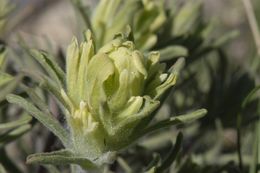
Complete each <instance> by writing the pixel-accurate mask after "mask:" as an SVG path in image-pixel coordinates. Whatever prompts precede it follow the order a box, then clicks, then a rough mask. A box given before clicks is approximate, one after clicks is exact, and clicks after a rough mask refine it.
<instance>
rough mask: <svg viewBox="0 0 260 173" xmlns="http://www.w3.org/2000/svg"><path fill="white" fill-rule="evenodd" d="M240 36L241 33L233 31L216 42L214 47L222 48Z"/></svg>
mask: <svg viewBox="0 0 260 173" xmlns="http://www.w3.org/2000/svg"><path fill="white" fill-rule="evenodd" d="M238 35H239V31H237V30H235V31H231V32H229V33H227V34H225V35H223V36H221V37H220V38H218V39H217V40H216V41H214V43H213V45H214V46H215V47H220V46H222V45H224V44H225V43H227V42H228V41H229V40H232V39H234V38H236V37H237V36H238Z"/></svg>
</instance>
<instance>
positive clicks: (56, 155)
mask: <svg viewBox="0 0 260 173" xmlns="http://www.w3.org/2000/svg"><path fill="white" fill-rule="evenodd" d="M26 162H27V163H28V164H53V165H65V164H78V165H80V166H82V167H83V168H91V167H94V165H93V164H92V162H91V161H90V160H88V159H86V158H83V157H77V156H76V155H74V154H73V153H72V152H71V151H70V150H59V151H54V152H50V153H37V154H32V155H29V156H28V157H27V160H26Z"/></svg>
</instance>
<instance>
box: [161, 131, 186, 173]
mask: <svg viewBox="0 0 260 173" xmlns="http://www.w3.org/2000/svg"><path fill="white" fill-rule="evenodd" d="M182 141H183V135H182V133H181V132H180V133H179V134H178V136H177V139H176V142H175V146H174V147H173V148H172V150H171V151H170V153H169V155H168V157H167V158H166V159H165V160H164V161H163V163H162V165H161V166H160V167H158V168H157V169H156V172H158V173H160V172H163V171H166V170H167V169H169V167H170V166H171V164H172V163H173V162H174V160H175V159H176V157H177V155H178V153H179V152H180V150H181V144H182Z"/></svg>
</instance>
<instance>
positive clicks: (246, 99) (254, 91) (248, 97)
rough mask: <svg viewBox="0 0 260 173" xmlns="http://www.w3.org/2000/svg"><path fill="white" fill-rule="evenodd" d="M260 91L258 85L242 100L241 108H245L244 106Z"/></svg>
mask: <svg viewBox="0 0 260 173" xmlns="http://www.w3.org/2000/svg"><path fill="white" fill-rule="evenodd" d="M258 90H260V85H259V86H256V87H255V88H254V89H253V90H252V91H251V92H250V93H249V94H248V95H247V96H246V98H245V99H244V101H243V103H242V108H245V107H246V105H247V104H248V103H249V102H250V100H251V99H252V97H253V96H254V95H255V93H256V92H257V91H258Z"/></svg>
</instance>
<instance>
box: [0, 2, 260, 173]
mask: <svg viewBox="0 0 260 173" xmlns="http://www.w3.org/2000/svg"><path fill="white" fill-rule="evenodd" d="M10 1H11V2H12V3H13V4H14V6H15V7H14V11H13V13H12V14H11V15H10V22H9V25H8V27H7V29H6V32H5V33H4V35H3V36H2V38H3V39H4V40H5V41H6V42H7V44H8V45H9V46H10V47H11V49H13V50H14V51H13V52H12V55H13V56H14V57H15V58H16V59H20V61H23V59H22V58H23V57H24V54H20V53H19V52H21V50H19V44H18V42H19V39H20V38H22V40H23V41H25V42H26V44H27V45H28V46H30V47H34V48H38V49H42V50H48V51H49V52H52V53H53V54H54V55H55V56H56V57H61V59H62V58H64V52H65V51H66V47H67V45H68V44H69V43H70V41H71V39H72V36H74V35H75V36H77V37H79V38H80V37H81V36H82V32H83V31H84V29H85V27H84V26H83V25H84V24H83V23H84V22H83V20H82V18H81V16H80V14H79V12H78V11H77V10H76V7H75V6H73V5H72V4H71V2H69V1H66V0H10ZM171 1H174V3H176V4H178V7H181V6H182V5H183V4H185V3H186V2H189V1H192V0H169V2H168V3H172V2H171ZM83 2H84V5H85V6H89V9H90V11H93V9H94V8H95V6H96V4H97V3H98V1H97V0H92V1H91V0H85V1H83ZM194 2H195V1H194ZM252 3H253V7H254V8H255V9H254V12H255V14H256V18H257V22H258V24H260V1H259V0H254V1H252ZM200 12H201V13H200V19H199V20H200V22H201V21H203V22H202V23H203V24H204V25H206V24H207V25H208V24H209V23H213V24H212V32H211V34H210V36H208V37H207V39H205V40H206V41H205V43H204V44H206V46H205V47H206V48H209V47H211V46H210V44H211V43H213V42H214V40H218V39H219V38H221V39H220V40H218V41H219V42H221V46H219V47H218V48H216V49H215V48H214V50H211V49H210V51H208V49H205V50H204V51H202V52H206V53H201V52H200V54H198V53H197V54H196V53H195V54H190V55H189V56H188V57H187V58H190V59H189V60H188V63H187V64H186V67H185V68H184V69H183V72H182V73H181V74H180V80H179V81H178V83H177V86H176V87H175V89H174V91H173V92H171V95H170V96H169V97H168V99H167V102H166V104H165V105H164V106H163V107H162V109H161V110H160V112H159V113H158V114H160V116H159V117H158V119H164V118H166V117H169V116H172V115H179V114H182V113H185V112H186V111H188V110H194V109H196V108H202V107H203V108H206V109H207V110H208V115H207V116H206V117H205V118H203V119H202V120H200V121H198V122H196V123H192V124H190V125H187V126H181V127H177V128H171V129H167V130H165V131H161V132H160V133H159V134H152V135H151V136H149V137H147V138H145V139H143V140H142V141H141V142H140V143H139V144H138V145H135V146H133V147H132V148H131V149H129V150H127V151H125V152H122V153H121V157H122V158H124V160H119V161H118V162H116V163H115V164H113V165H112V166H111V167H110V169H111V171H114V172H127V171H124V170H126V169H127V168H125V167H124V166H125V164H127V165H128V166H129V167H131V169H132V171H133V172H136V173H138V172H140V170H142V169H143V165H146V166H147V165H148V164H149V162H150V160H152V158H154V155H156V154H158V153H159V154H160V155H165V154H167V152H168V151H169V150H170V148H171V141H175V138H176V134H177V132H178V131H179V130H180V129H182V131H183V133H184V143H183V151H182V154H181V156H179V158H178V159H179V160H178V161H177V163H175V164H176V165H177V166H172V169H171V170H170V171H169V172H171V173H174V172H176V173H177V172H178V173H188V172H193V173H204V172H205V173H218V172H230V173H236V172H238V173H242V172H250V173H255V172H254V171H256V170H255V169H254V168H255V166H254V163H255V162H257V163H259V162H258V160H257V159H254V158H255V156H254V153H257V152H259V151H258V147H256V145H257V144H258V143H259V142H255V139H256V136H257V135H258V130H257V127H258V126H257V124H258V119H259V93H258V95H256V96H255V97H254V98H253V99H251V100H252V101H251V102H250V104H248V106H247V107H246V108H243V109H242V108H241V105H242V103H243V102H244V100H245V98H246V97H247V95H248V94H249V93H250V91H252V90H253V89H254V88H255V87H256V86H259V81H260V57H259V55H257V50H256V46H255V43H254V38H253V35H252V32H251V29H250V26H249V23H248V19H247V16H246V13H245V8H244V6H243V3H242V0H229V1H227V0H204V1H202V9H201V11H200ZM194 28H195V25H194ZM191 30H193V28H192V27H191ZM194 30H196V29H194ZM227 33H233V34H231V36H228V39H227V38H225V37H223V36H225V35H226V34H227ZM194 35H195V34H194ZM195 40H196V39H195ZM177 42H178V40H177ZM190 42H192V43H190ZM190 42H189V41H187V40H186V41H183V42H182V41H179V42H178V44H180V45H182V46H186V47H187V49H189V51H190V52H193V49H197V48H196V44H197V42H195V41H193V40H191V41H190ZM193 44H195V46H194V45H193ZM190 45H193V47H192V46H190ZM208 45H209V46H208ZM194 47H195V48H194ZM194 52H195V51H194ZM11 59H12V58H11ZM175 60H176V59H174V60H173V61H166V63H167V65H172V64H173V62H175ZM12 61H15V60H12ZM60 61H61V64H62V61H64V59H63V60H60ZM16 68H21V66H19V65H18V66H17V67H16ZM9 71H10V73H15V72H14V71H16V70H13V71H12V70H9ZM53 102H54V101H53V99H52V100H51V99H50V100H49V103H48V104H49V105H52V104H53ZM53 107H54V108H53ZM53 107H52V109H53V111H59V110H57V108H56V109H55V106H53ZM57 114H58V113H57ZM3 119H4V120H5V118H3ZM61 121H62V120H61ZM43 129H45V128H44V127H43V126H42V125H40V124H36V125H35V126H34V128H33V129H32V131H31V132H30V133H29V132H28V133H26V134H25V135H23V137H22V138H21V139H19V140H18V141H16V142H12V143H10V144H9V145H6V146H5V152H4V154H3V149H1V148H0V149H1V152H2V155H1V153H0V161H1V160H2V162H6V161H3V160H5V159H6V158H10V162H6V163H5V164H7V165H9V166H7V167H8V168H11V167H13V169H12V170H11V171H10V173H16V172H17V171H19V172H17V173H20V172H29V173H30V172H39V173H44V172H47V170H46V168H43V167H39V166H32V165H29V166H28V165H26V164H25V163H24V162H25V161H24V160H25V158H26V156H27V155H28V154H31V153H35V152H41V151H53V150H54V149H56V148H59V147H60V143H59V142H57V141H56V139H55V137H54V136H53V135H51V134H50V133H49V132H48V130H43ZM255 143H256V144H255ZM255 148H256V149H255ZM241 153H242V154H241ZM4 155H6V156H5V157H3V156H4ZM241 155H242V157H241ZM1 157H2V159H1ZM137 160H138V162H137ZM3 165H4V164H3ZM252 165H253V166H252ZM61 169H62V170H64V172H65V171H66V168H63V167H61Z"/></svg>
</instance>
